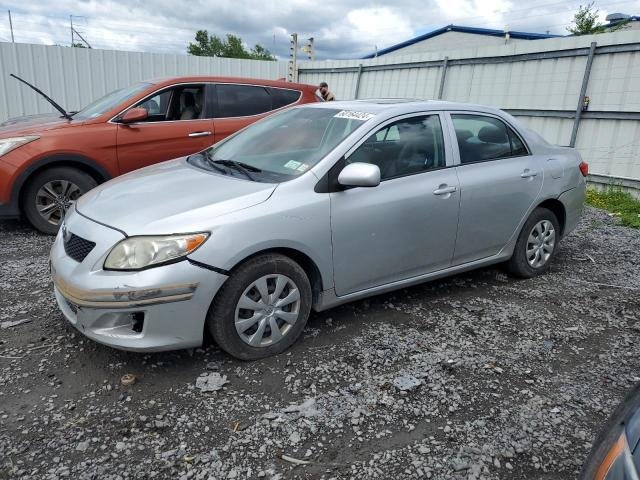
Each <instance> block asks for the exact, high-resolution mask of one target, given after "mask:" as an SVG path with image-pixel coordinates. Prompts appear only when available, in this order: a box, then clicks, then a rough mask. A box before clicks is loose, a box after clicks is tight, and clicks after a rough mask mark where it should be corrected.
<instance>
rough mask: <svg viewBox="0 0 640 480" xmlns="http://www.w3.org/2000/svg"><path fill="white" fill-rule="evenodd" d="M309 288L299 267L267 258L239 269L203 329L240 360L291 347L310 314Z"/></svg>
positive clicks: (282, 259) (277, 256)
mask: <svg viewBox="0 0 640 480" xmlns="http://www.w3.org/2000/svg"><path fill="white" fill-rule="evenodd" d="M311 301H312V295H311V285H310V283H309V279H308V277H307V275H306V273H305V272H304V270H303V269H302V267H300V265H298V264H297V263H296V262H294V261H293V260H291V259H290V258H289V257H286V256H284V255H280V254H265V255H260V256H258V257H255V258H252V259H250V260H248V261H247V262H246V263H244V264H242V265H240V267H238V268H237V269H236V270H235V271H234V272H233V273H232V274H231V276H230V277H229V279H227V281H226V282H225V283H224V285H223V286H222V288H221V289H220V291H219V292H218V293H217V295H216V298H215V300H214V303H213V305H212V308H211V309H210V311H209V314H208V318H207V325H208V328H209V331H210V333H211V335H212V336H213V339H214V340H215V342H216V343H217V344H218V345H219V346H220V348H222V349H223V350H225V351H226V352H227V353H229V354H231V355H233V356H234V357H237V358H239V359H242V360H256V359H259V358H264V357H268V356H270V355H274V354H277V353H280V352H282V351H284V350H286V349H287V348H289V347H290V346H291V345H292V344H293V343H294V342H295V341H296V340H297V339H298V337H299V336H300V335H301V333H302V331H303V329H304V327H305V325H306V323H307V319H308V318H309V313H310V311H311Z"/></svg>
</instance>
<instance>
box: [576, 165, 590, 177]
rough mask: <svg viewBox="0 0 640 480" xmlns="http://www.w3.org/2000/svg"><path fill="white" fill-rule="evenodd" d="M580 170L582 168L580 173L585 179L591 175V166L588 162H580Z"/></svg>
mask: <svg viewBox="0 0 640 480" xmlns="http://www.w3.org/2000/svg"><path fill="white" fill-rule="evenodd" d="M578 168H580V173H581V174H582V176H583V177H586V176H587V175H589V164H588V163H587V162H580V166H579V167H578Z"/></svg>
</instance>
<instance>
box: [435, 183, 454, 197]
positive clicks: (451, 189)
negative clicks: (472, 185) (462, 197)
mask: <svg viewBox="0 0 640 480" xmlns="http://www.w3.org/2000/svg"><path fill="white" fill-rule="evenodd" d="M456 190H458V188H457V187H448V186H447V184H446V183H443V184H442V185H440V186H439V187H438V188H437V189H435V190H434V191H433V194H434V195H447V194H449V193H453V192H455V191H456Z"/></svg>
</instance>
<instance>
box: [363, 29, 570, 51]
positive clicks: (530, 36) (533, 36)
mask: <svg viewBox="0 0 640 480" xmlns="http://www.w3.org/2000/svg"><path fill="white" fill-rule="evenodd" d="M447 32H462V33H475V34H476V35H488V36H490V37H504V34H505V32H504V30H494V29H491V28H477V27H463V26H461V25H447V26H446V27H442V28H438V29H437V30H433V31H431V32H429V33H425V34H423V35H420V36H418V37H415V38H412V39H410V40H407V41H404V42H402V43H398V44H396V45H392V46H391V47H387V48H383V49H382V50H379V51H378V56H380V55H385V54H387V53H391V52H394V51H396V50H399V49H401V48H404V47H408V46H409V45H413V44H414V43H418V42H421V41H423V40H427V39H429V38H433V37H436V36H438V35H442V34H443V33H447ZM509 36H510V37H511V38H519V39H522V40H541V39H544V38H555V37H562V35H550V34H547V33H528V32H512V31H510V32H509ZM375 56H376V54H375V53H371V54H369V55H367V56H365V57H362V58H374V57H375Z"/></svg>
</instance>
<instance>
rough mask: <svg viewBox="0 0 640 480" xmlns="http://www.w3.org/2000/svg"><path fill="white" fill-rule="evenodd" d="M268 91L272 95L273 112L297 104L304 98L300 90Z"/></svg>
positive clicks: (280, 89) (277, 89)
mask: <svg viewBox="0 0 640 480" xmlns="http://www.w3.org/2000/svg"><path fill="white" fill-rule="evenodd" d="M268 90H269V93H270V94H271V102H272V105H271V108H273V110H275V109H277V108H282V107H286V106H287V105H291V104H292V103H296V102H297V101H298V100H299V99H300V97H301V96H302V92H300V91H299V90H289V89H285V88H268Z"/></svg>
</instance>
